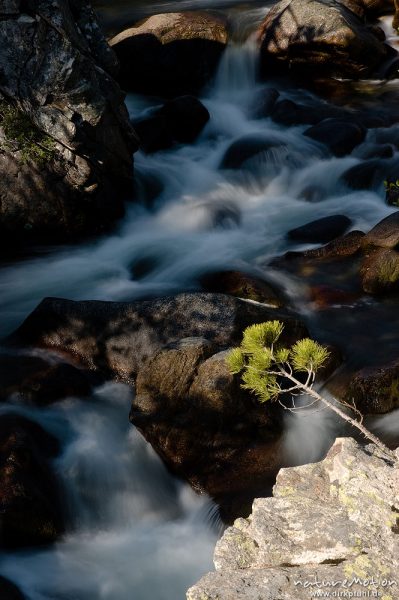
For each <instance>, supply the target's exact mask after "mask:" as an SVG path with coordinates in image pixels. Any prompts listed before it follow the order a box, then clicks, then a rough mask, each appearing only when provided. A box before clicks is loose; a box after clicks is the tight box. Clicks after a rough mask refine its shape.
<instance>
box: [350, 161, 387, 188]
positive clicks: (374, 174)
mask: <svg viewBox="0 0 399 600" xmlns="http://www.w3.org/2000/svg"><path fill="white" fill-rule="evenodd" d="M384 166H385V165H384V161H382V160H380V159H371V160H365V161H362V162H361V163H359V164H357V165H354V166H353V167H350V168H349V169H348V170H347V171H345V172H344V173H343V175H341V180H342V181H343V182H344V183H345V184H346V185H347V186H348V187H350V188H352V189H353V190H370V189H373V188H375V187H377V186H378V185H380V183H381V177H382V174H383V172H384Z"/></svg>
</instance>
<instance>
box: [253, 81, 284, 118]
mask: <svg viewBox="0 0 399 600" xmlns="http://www.w3.org/2000/svg"><path fill="white" fill-rule="evenodd" d="M279 96H280V92H279V91H278V90H276V89H275V88H267V89H265V90H262V91H261V92H260V93H259V94H258V96H257V98H256V101H255V106H254V112H255V115H256V117H257V118H259V119H262V118H265V117H270V115H271V113H272V112H273V109H274V107H275V105H276V102H277V100H278V98H279Z"/></svg>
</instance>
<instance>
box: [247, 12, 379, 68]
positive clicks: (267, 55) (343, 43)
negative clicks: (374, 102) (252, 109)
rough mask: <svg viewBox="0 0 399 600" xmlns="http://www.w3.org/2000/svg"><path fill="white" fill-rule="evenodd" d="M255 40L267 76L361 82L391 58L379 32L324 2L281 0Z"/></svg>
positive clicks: (353, 16) (350, 13) (353, 14)
mask: <svg viewBox="0 0 399 600" xmlns="http://www.w3.org/2000/svg"><path fill="white" fill-rule="evenodd" d="M259 39H260V43H261V58H262V66H263V71H264V72H265V73H270V71H271V70H274V71H277V72H281V71H282V70H287V71H289V72H290V73H300V74H303V75H310V76H314V75H322V76H326V75H327V76H336V77H348V78H360V77H361V78H364V77H369V76H371V75H372V74H373V73H374V72H375V71H376V69H378V68H379V67H380V65H381V64H382V63H383V62H384V60H385V59H386V58H387V57H388V55H390V54H391V50H390V49H389V47H388V46H387V45H386V44H384V42H383V40H382V39H381V31H380V30H378V31H377V30H375V29H371V28H367V27H366V26H365V24H364V22H362V20H361V19H360V18H359V16H358V14H355V12H353V11H352V10H349V9H348V8H347V7H346V6H343V5H342V4H339V3H338V2H334V1H328V0H281V1H280V2H278V3H277V4H276V5H275V6H273V8H272V9H271V11H270V12H269V13H268V14H267V16H266V18H265V20H264V21H263V24H262V25H261V28H260V30H259Z"/></svg>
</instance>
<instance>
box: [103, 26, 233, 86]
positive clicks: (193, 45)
mask: <svg viewBox="0 0 399 600" xmlns="http://www.w3.org/2000/svg"><path fill="white" fill-rule="evenodd" d="M113 49H114V51H115V52H116V55H117V57H118V59H119V62H120V65H121V69H120V73H119V77H118V81H119V83H120V84H121V86H122V87H123V88H124V89H125V90H128V91H134V92H139V93H143V94H150V95H151V94H154V95H157V96H161V97H175V96H181V95H185V94H198V93H199V92H200V91H201V90H202V88H203V87H204V86H205V85H206V84H207V83H208V82H209V81H210V80H211V78H212V77H213V75H214V74H215V72H216V69H217V66H218V64H219V61H220V58H221V56H222V53H223V51H224V49H225V44H222V43H220V42H217V41H213V40H207V39H179V40H175V41H172V42H169V43H166V44H162V43H161V42H160V41H159V40H158V39H157V37H156V36H155V35H152V34H149V33H148V34H140V35H134V36H131V37H128V38H126V39H125V40H123V41H121V42H119V43H117V44H116V45H114V46H113Z"/></svg>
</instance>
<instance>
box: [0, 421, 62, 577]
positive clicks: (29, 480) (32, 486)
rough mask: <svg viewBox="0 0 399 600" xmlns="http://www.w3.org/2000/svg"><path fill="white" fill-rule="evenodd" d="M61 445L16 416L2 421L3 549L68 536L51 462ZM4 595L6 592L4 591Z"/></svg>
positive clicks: (0, 506) (0, 527)
mask: <svg viewBox="0 0 399 600" xmlns="http://www.w3.org/2000/svg"><path fill="white" fill-rule="evenodd" d="M58 452H59V447H58V442H57V440H56V439H55V438H53V436H51V435H50V434H48V433H47V432H46V431H44V430H43V429H42V428H41V427H40V426H39V425H37V424H35V423H33V422H32V421H29V420H28V419H25V418H24V417H20V416H17V415H11V414H7V415H2V416H1V418H0V545H2V546H3V547H6V548H20V547H24V546H37V545H43V544H49V543H52V542H54V541H55V540H56V539H57V538H58V537H59V536H60V534H61V533H62V532H63V529H64V528H63V515H62V511H61V504H60V497H59V490H58V486H57V482H56V480H55V477H54V475H53V473H52V471H51V469H50V466H49V460H50V459H52V458H54V457H55V456H56V455H57V454H58ZM0 589H1V588H0Z"/></svg>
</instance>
